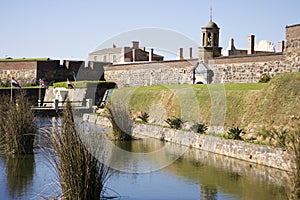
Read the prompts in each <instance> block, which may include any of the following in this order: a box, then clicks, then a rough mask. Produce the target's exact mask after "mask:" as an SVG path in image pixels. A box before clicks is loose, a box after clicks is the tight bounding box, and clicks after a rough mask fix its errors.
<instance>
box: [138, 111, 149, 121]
mask: <svg viewBox="0 0 300 200" xmlns="http://www.w3.org/2000/svg"><path fill="white" fill-rule="evenodd" d="M138 118H139V119H141V120H142V121H143V122H146V123H147V122H148V118H149V114H148V113H146V112H142V115H140V116H138Z"/></svg>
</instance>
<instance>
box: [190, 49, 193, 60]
mask: <svg viewBox="0 0 300 200" xmlns="http://www.w3.org/2000/svg"><path fill="white" fill-rule="evenodd" d="M190 59H193V48H192V47H190Z"/></svg>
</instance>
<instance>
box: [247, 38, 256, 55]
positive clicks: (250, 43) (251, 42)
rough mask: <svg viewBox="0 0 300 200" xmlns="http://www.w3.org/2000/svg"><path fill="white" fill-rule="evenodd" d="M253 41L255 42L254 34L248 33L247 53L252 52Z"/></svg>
mask: <svg viewBox="0 0 300 200" xmlns="http://www.w3.org/2000/svg"><path fill="white" fill-rule="evenodd" d="M254 43H255V36H254V35H249V36H248V54H254Z"/></svg>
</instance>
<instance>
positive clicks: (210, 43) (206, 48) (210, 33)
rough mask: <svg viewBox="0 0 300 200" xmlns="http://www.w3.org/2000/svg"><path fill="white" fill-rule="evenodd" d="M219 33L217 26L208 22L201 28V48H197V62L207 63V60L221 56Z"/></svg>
mask: <svg viewBox="0 0 300 200" xmlns="http://www.w3.org/2000/svg"><path fill="white" fill-rule="evenodd" d="M219 31H220V28H219V27H218V25H217V24H216V23H215V22H213V21H212V15H211V16H210V21H209V22H208V23H207V24H206V25H205V26H203V27H202V47H199V60H202V61H204V62H206V63H207V61H208V60H209V59H212V58H214V57H219V56H221V50H222V47H219Z"/></svg>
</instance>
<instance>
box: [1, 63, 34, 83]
mask: <svg viewBox="0 0 300 200" xmlns="http://www.w3.org/2000/svg"><path fill="white" fill-rule="evenodd" d="M36 66H37V65H36V62H35V61H27V62H13V61H5V62H0V81H2V82H3V83H5V82H6V81H10V80H11V76H12V77H14V78H15V79H16V80H18V82H19V83H20V84H21V86H22V85H25V84H28V83H33V82H35V81H36V79H35V77H36V74H37V70H36V69H37V68H36Z"/></svg>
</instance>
